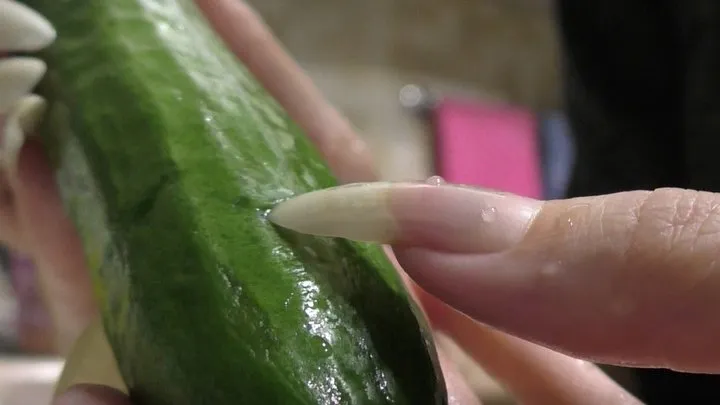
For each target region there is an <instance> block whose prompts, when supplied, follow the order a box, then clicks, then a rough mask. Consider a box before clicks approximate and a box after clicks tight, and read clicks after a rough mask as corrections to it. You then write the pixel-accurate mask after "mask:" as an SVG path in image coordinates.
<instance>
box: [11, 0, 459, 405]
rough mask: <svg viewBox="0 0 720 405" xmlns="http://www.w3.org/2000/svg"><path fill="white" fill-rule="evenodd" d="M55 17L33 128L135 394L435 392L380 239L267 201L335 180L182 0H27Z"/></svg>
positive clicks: (416, 321)
mask: <svg viewBox="0 0 720 405" xmlns="http://www.w3.org/2000/svg"><path fill="white" fill-rule="evenodd" d="M24 2H25V3H27V4H28V5H29V6H31V7H33V8H34V9H36V10H38V11H39V12H40V13H41V14H43V15H44V16H46V17H47V18H48V19H49V20H50V21H51V22H52V24H53V25H54V26H55V27H56V29H57V31H58V39H57V42H56V43H55V44H54V45H53V46H51V47H50V48H49V49H48V50H47V51H46V52H45V53H44V54H43V57H44V59H45V60H46V61H47V63H48V67H49V71H48V74H47V77H46V79H45V80H44V82H43V83H42V84H41V86H40V88H39V89H38V91H39V92H40V94H42V95H43V96H45V97H47V99H48V100H49V102H50V104H49V110H48V116H47V119H46V120H45V123H44V124H43V126H42V129H41V134H42V135H43V137H44V139H45V140H46V142H47V145H48V151H49V153H50V156H51V158H53V160H54V162H55V163H56V165H57V166H56V167H57V179H58V183H59V184H60V187H61V192H62V197H63V200H64V201H65V203H66V207H67V210H68V212H69V214H70V215H71V217H72V218H73V219H74V221H75V223H76V225H77V228H78V231H79V233H80V234H81V237H82V239H83V241H84V246H85V249H86V256H87V261H88V263H89V266H90V268H91V271H92V272H93V277H94V281H95V286H96V290H97V296H98V298H99V301H100V303H101V311H102V316H103V322H104V327H105V330H106V333H107V335H108V339H109V341H110V344H111V346H112V348H113V351H114V353H115V355H116V357H117V359H118V363H119V367H120V370H121V373H122V375H123V378H124V379H125V381H126V383H127V385H128V388H129V390H130V393H131V396H132V397H133V400H134V401H135V403H136V404H137V405H203V404H212V405H238V404H242V405H256V404H283V405H293V404H308V405H311V404H312V405H318V404H319V405H326V404H353V405H354V404H370V405H374V404H407V405H423V404H433V405H435V404H444V403H445V402H446V401H447V399H446V393H445V386H444V382H443V380H442V377H441V375H440V373H439V370H438V366H437V361H436V357H435V351H434V348H433V347H432V344H431V342H430V337H429V334H428V333H427V332H428V330H427V327H426V325H425V324H424V321H423V320H422V318H421V317H418V316H417V310H416V308H415V306H414V304H413V303H412V302H411V300H410V299H409V298H408V295H407V293H406V291H405V289H404V287H403V286H402V283H401V281H400V279H399V276H398V275H397V274H396V272H395V270H394V268H393V266H392V265H391V264H390V262H389V261H388V260H387V258H386V257H385V256H384V254H383V252H382V251H381V249H380V248H379V247H378V246H374V245H367V244H361V243H353V242H349V241H346V240H339V239H328V238H317V237H309V236H303V235H298V234H294V233H292V232H289V231H287V230H282V229H278V228H276V227H274V226H272V225H271V224H270V223H269V222H268V221H267V220H266V218H265V213H266V212H267V210H268V209H269V208H271V207H272V206H273V204H275V203H276V202H277V201H280V200H282V199H285V198H288V197H290V196H293V195H296V194H298V193H303V192H307V191H310V190H315V189H319V188H324V187H329V186H333V185H335V184H336V183H335V180H334V179H333V177H332V176H331V175H330V173H329V171H328V169H327V167H326V166H325V164H324V163H323V161H322V159H321V158H320V157H319V156H318V154H317V153H316V151H315V150H314V149H313V147H312V145H310V143H309V142H308V141H307V140H306V139H305V137H304V136H303V134H302V133H301V131H300V130H299V129H298V128H297V127H296V126H295V125H294V124H293V123H292V122H291V121H290V120H289V119H288V118H287V116H286V114H285V113H284V112H283V111H282V109H281V108H280V107H279V106H278V105H277V104H276V103H275V102H274V100H272V99H271V98H270V97H269V96H268V95H267V94H266V93H265V91H264V90H263V89H262V88H261V87H260V86H259V85H258V84H257V83H256V82H255V81H254V79H253V78H252V77H251V75H249V74H248V72H247V71H246V70H245V69H244V68H243V67H242V66H241V65H240V64H239V63H238V62H237V61H236V60H235V58H234V56H232V55H231V53H230V52H229V51H228V50H227V49H225V47H224V45H223V44H222V42H221V41H220V40H219V39H218V38H217V37H216V35H215V33H214V32H213V31H212V30H211V29H210V28H209V25H208V23H207V22H206V21H205V20H204V18H203V17H202V14H201V13H200V11H199V10H198V9H197V8H196V6H195V4H194V3H193V2H192V1H191V0H26V1H24Z"/></svg>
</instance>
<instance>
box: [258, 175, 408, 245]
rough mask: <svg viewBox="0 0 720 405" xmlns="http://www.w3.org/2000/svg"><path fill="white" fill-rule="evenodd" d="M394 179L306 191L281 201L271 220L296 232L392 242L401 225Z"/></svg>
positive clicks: (272, 212)
mask: <svg viewBox="0 0 720 405" xmlns="http://www.w3.org/2000/svg"><path fill="white" fill-rule="evenodd" d="M390 187H391V184H390V183H360V184H350V185H346V186H341V187H335V188H331V189H326V190H320V191H314V192H311V193H307V194H302V195H299V196H297V197H294V198H292V199H289V200H287V201H284V202H282V203H280V204H278V205H277V206H276V207H275V208H274V209H273V210H272V211H271V212H270V215H269V217H268V218H269V219H270V221H272V222H273V223H275V224H277V225H280V226H282V227H284V228H288V229H291V230H293V231H296V232H300V233H306V234H311V235H318V236H332V237H341V238H348V239H353V240H359V241H368V242H377V243H390V242H392V241H393V239H394V237H395V236H396V234H397V226H396V225H395V221H394V219H393V216H392V213H391V212H390V205H389V200H388V199H389V193H390Z"/></svg>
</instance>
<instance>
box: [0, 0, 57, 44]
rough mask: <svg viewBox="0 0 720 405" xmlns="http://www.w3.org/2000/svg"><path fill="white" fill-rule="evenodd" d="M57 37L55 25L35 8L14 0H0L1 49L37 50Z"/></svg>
mask: <svg viewBox="0 0 720 405" xmlns="http://www.w3.org/2000/svg"><path fill="white" fill-rule="evenodd" d="M55 37H56V33H55V29H54V28H53V26H52V25H51V24H50V22H49V21H48V20H47V19H45V18H44V17H43V16H41V15H40V14H38V13H37V12H36V11H35V10H33V9H31V8H29V7H28V6H26V5H24V4H20V3H18V2H16V1H13V0H0V51H5V52H17V51H26V52H35V51H38V50H40V49H43V48H45V47H46V46H48V45H50V44H51V43H52V42H53V41H54V40H55Z"/></svg>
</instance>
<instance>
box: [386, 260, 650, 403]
mask: <svg viewBox="0 0 720 405" xmlns="http://www.w3.org/2000/svg"><path fill="white" fill-rule="evenodd" d="M390 257H391V258H392V259H394V255H392V254H390ZM394 263H396V265H397V266H398V268H399V264H397V262H396V261H394ZM401 275H402V276H403V278H404V279H405V282H406V284H407V285H408V287H409V289H410V291H411V294H412V295H413V298H414V299H415V300H416V301H418V302H419V303H420V305H421V306H422V308H423V310H424V312H425V314H426V316H427V317H428V319H429V320H430V324H431V327H432V328H433V330H435V331H439V332H442V333H445V334H447V335H448V336H450V337H451V338H452V339H453V341H455V342H456V343H457V344H458V345H459V346H460V347H461V348H462V349H463V350H465V351H466V352H467V353H468V354H469V355H470V356H471V357H472V359H473V360H474V361H476V362H477V363H479V364H480V365H481V366H482V368H483V369H484V370H485V371H486V372H487V373H488V374H489V375H490V376H492V377H493V378H494V379H495V380H496V381H498V382H500V383H501V384H502V386H503V387H504V388H505V389H506V390H507V391H508V392H509V393H510V394H511V395H512V396H513V397H514V398H515V399H517V400H518V402H519V403H522V404H526V405H576V404H583V405H594V404H598V405H637V404H639V403H640V402H639V401H638V400H637V399H636V398H634V397H633V396H632V395H630V394H629V393H627V392H626V391H625V390H624V389H623V388H622V387H620V386H618V385H617V384H616V383H615V382H614V381H613V380H612V379H610V378H609V377H608V376H607V375H605V374H604V373H603V372H602V371H601V370H599V369H598V368H597V367H595V366H593V365H591V364H590V363H586V362H581V361H579V360H577V359H574V358H571V357H568V356H565V355H562V354H560V353H557V352H554V351H551V350H548V349H546V348H543V347H541V346H538V345H535V344H532V343H529V342H526V341H523V340H520V339H517V338H514V337H511V336H509V335H506V334H504V333H501V332H498V331H495V330H492V329H491V328H489V327H487V326H485V325H482V324H480V323H478V322H475V321H473V320H472V319H471V318H469V317H467V316H466V315H463V314H461V313H460V312H458V311H456V310H454V309H452V308H451V307H449V306H448V305H446V304H444V303H442V302H441V301H439V300H438V299H437V298H435V297H433V296H432V295H430V294H428V293H427V292H426V291H425V290H423V289H422V288H420V287H419V286H418V285H417V284H415V282H413V281H412V280H410V279H408V278H407V275H406V274H405V273H404V272H401ZM438 343H439V342H438ZM441 348H442V345H438V352H440V351H441V350H440V349H441ZM443 352H444V353H446V352H445V351H443ZM446 361H448V362H451V361H450V360H446ZM454 370H457V368H456V367H454ZM461 376H462V377H463V378H462V379H463V380H464V381H465V382H468V381H470V380H471V379H472V377H473V376H469V375H465V374H463V373H461ZM568 382H572V384H568Z"/></svg>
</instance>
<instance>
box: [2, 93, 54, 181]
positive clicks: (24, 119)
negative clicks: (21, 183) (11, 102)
mask: <svg viewBox="0 0 720 405" xmlns="http://www.w3.org/2000/svg"><path fill="white" fill-rule="evenodd" d="M45 110H46V103H45V99H43V98H42V97H40V96H38V95H35V94H31V95H28V96H25V97H24V98H22V99H21V100H20V102H18V104H17V105H16V106H15V107H13V109H12V110H10V114H8V116H7V118H6V120H5V130H4V131H3V137H2V147H0V164H2V166H3V167H4V168H5V169H6V170H8V171H9V172H11V174H12V172H14V171H15V168H16V167H17V157H18V154H19V153H20V149H22V146H23V144H24V143H25V138H26V136H27V135H28V134H32V132H33V131H34V130H35V127H36V126H37V125H38V124H39V123H40V121H41V120H42V117H43V115H44V114H45Z"/></svg>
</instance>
